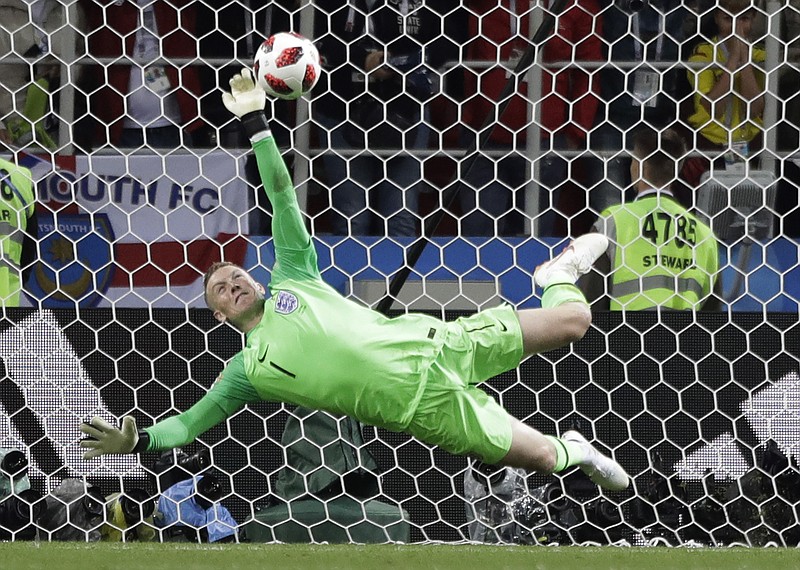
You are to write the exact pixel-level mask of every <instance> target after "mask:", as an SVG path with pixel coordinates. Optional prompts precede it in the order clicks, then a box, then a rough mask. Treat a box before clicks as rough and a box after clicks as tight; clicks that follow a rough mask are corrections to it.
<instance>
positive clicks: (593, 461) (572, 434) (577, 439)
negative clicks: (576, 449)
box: [561, 431, 630, 491]
mask: <svg viewBox="0 0 800 570" xmlns="http://www.w3.org/2000/svg"><path fill="white" fill-rule="evenodd" d="M561 439H565V440H567V441H571V442H573V443H577V444H579V445H580V446H581V447H583V449H584V450H585V451H586V457H585V459H584V460H583V461H582V462H581V464H580V468H581V471H583V472H584V473H586V475H587V476H588V477H589V479H591V480H592V482H593V483H595V484H597V485H599V486H600V487H602V488H603V489H606V490H607V491H623V490H625V489H627V488H628V485H629V484H630V478H629V477H628V474H627V473H626V472H625V469H623V468H622V465H620V464H619V463H617V462H616V461H614V460H613V459H611V458H610V457H606V456H605V455H603V454H602V453H600V452H599V451H597V449H596V448H595V446H593V445H592V444H591V443H589V442H588V441H586V438H585V437H583V436H582V435H581V434H579V433H578V432H577V431H568V432H565V433H564V434H563V435H562V436H561Z"/></svg>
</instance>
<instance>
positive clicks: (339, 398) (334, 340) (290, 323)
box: [146, 137, 444, 451]
mask: <svg viewBox="0 0 800 570" xmlns="http://www.w3.org/2000/svg"><path fill="white" fill-rule="evenodd" d="M253 148H254V150H255V155H256V160H257V162H258V169H259V173H260V175H261V181H262V183H263V185H264V188H265V189H266V192H267V195H268V196H269V199H270V202H271V203H272V206H273V222H272V224H273V227H272V229H273V245H274V247H275V265H274V267H273V271H272V279H271V282H270V285H269V288H270V292H271V294H272V296H271V298H269V299H267V300H266V302H265V306H264V316H263V318H262V319H261V322H260V323H259V324H258V325H257V326H256V327H255V328H254V329H253V330H251V331H250V332H249V333H248V334H247V336H246V345H245V347H244V349H243V350H242V351H241V352H239V353H238V354H237V355H236V356H235V357H234V358H233V359H232V360H231V361H230V363H229V364H228V365H227V366H226V368H225V369H224V370H223V373H222V375H221V377H220V379H219V380H218V381H217V382H216V384H215V385H214V386H213V387H212V388H211V390H210V391H209V392H208V393H207V394H206V395H205V396H203V398H201V400H200V401H199V402H198V403H197V404H195V405H194V406H192V407H191V408H190V409H189V410H187V411H186V412H184V413H182V414H179V415H177V416H173V417H171V418H168V419H166V420H164V421H162V422H158V423H156V424H155V425H153V426H151V427H149V428H147V429H146V431H147V432H148V434H149V435H150V444H149V447H148V450H150V451H152V450H160V449H169V448H172V447H179V446H181V445H185V444H186V443H189V442H190V441H192V440H193V439H194V438H195V437H197V436H198V435H200V434H201V433H203V432H205V431H206V430H208V429H210V428H211V427H213V426H214V425H216V424H218V423H219V422H221V421H223V420H224V419H225V418H227V417H229V416H231V415H232V414H234V413H235V412H236V411H238V410H239V409H241V408H242V407H243V406H244V405H245V404H247V403H248V402H256V401H261V400H273V401H280V402H286V403H289V404H296V405H301V406H305V407H307V408H313V409H321V410H326V411H329V412H333V413H336V414H344V415H349V416H352V417H355V418H357V419H358V420H360V421H362V422H364V423H368V424H371V425H375V426H379V427H385V428H387V429H391V430H402V429H404V428H405V427H406V426H407V425H408V423H409V422H410V421H411V418H412V416H413V415H414V412H415V410H416V408H417V406H418V404H419V400H420V398H421V396H422V392H423V390H424V388H425V382H426V372H427V370H428V368H429V365H430V363H431V362H432V361H433V360H434V358H435V357H436V355H437V354H438V353H439V351H440V350H441V346H442V342H443V341H442V339H443V336H444V330H443V328H444V323H443V322H442V321H441V320H439V319H435V318H433V317H430V316H427V315H421V314H407V315H402V316H400V317H397V318H393V319H390V318H387V317H386V316H384V315H382V314H380V313H378V312H377V311H373V310H371V309H368V308H366V307H364V306H362V305H359V304H357V303H354V302H352V301H350V300H348V299H345V298H344V297H342V296H341V295H340V294H339V293H338V292H337V291H336V290H335V289H333V288H332V287H330V286H329V285H328V284H326V283H325V282H324V281H323V280H322V277H321V276H320V272H319V268H318V266H317V256H316V251H315V250H314V245H313V243H312V241H311V236H310V235H309V233H308V231H307V230H306V227H305V224H304V223H303V219H302V216H301V214H300V210H299V207H298V204H297V198H296V195H295V192H294V188H293V186H292V182H291V178H290V177H289V173H288V171H287V169H286V166H285V164H284V162H283V159H282V157H281V155H280V152H279V150H278V148H277V146H276V144H275V141H274V139H273V138H272V137H268V138H265V139H262V140H260V141H258V142H256V143H254V144H253Z"/></svg>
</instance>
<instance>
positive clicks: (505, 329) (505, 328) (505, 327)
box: [500, 322, 508, 332]
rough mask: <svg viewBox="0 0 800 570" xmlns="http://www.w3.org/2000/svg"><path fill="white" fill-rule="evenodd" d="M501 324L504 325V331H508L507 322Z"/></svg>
mask: <svg viewBox="0 0 800 570" xmlns="http://www.w3.org/2000/svg"><path fill="white" fill-rule="evenodd" d="M500 326H501V327H503V332H506V331H507V330H508V327H507V326H506V324H505V323H503V322H501V323H500Z"/></svg>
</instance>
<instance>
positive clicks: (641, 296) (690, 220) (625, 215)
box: [581, 128, 720, 311]
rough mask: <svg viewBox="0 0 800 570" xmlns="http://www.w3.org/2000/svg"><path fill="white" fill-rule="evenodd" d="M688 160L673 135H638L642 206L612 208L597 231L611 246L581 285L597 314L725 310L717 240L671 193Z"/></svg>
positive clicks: (634, 173) (636, 166)
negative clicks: (722, 307) (721, 301)
mask: <svg viewBox="0 0 800 570" xmlns="http://www.w3.org/2000/svg"><path fill="white" fill-rule="evenodd" d="M684 154H685V150H684V145H683V141H682V140H681V139H680V138H679V137H678V135H677V134H676V133H675V132H674V131H671V130H666V131H664V132H663V133H661V134H660V135H659V133H658V132H657V131H653V130H651V129H649V128H645V129H643V130H640V131H638V132H637V133H636V134H635V136H634V148H633V160H632V163H631V178H632V180H633V181H634V184H635V186H636V189H637V197H636V200H634V201H633V202H629V203H626V204H617V205H615V206H611V207H609V208H606V209H605V210H604V211H603V212H602V213H601V214H600V217H599V219H598V220H597V222H596V223H595V227H594V231H597V232H601V233H604V234H605V235H606V236H607V237H608V238H609V242H610V245H609V248H608V251H607V252H606V255H605V256H603V257H601V258H600V259H599V260H598V261H597V263H596V264H595V268H596V269H597V272H596V273H593V277H590V276H587V278H586V279H585V280H583V281H582V282H581V287H582V288H583V290H584V292H585V293H586V296H587V298H588V299H589V301H590V302H593V308H595V309H601V310H602V309H610V310H613V311H620V310H628V311H640V310H647V309H656V308H662V309H673V310H698V309H705V310H715V309H719V308H720V295H719V290H720V287H719V283H718V273H719V247H718V242H717V239H716V237H715V236H714V233H713V231H712V230H711V228H710V227H708V225H707V224H706V223H704V222H703V221H702V220H700V219H699V218H697V217H696V216H695V215H694V214H692V213H691V212H689V211H688V210H687V209H686V208H684V207H683V206H682V205H681V204H680V203H678V201H677V200H676V199H675V197H674V196H673V194H672V191H671V190H670V189H669V185H670V183H671V182H672V181H673V180H674V179H675V176H676V173H677V172H678V170H679V166H680V160H681V158H682V157H683V156H684ZM601 275H603V276H605V279H604V278H603V277H601Z"/></svg>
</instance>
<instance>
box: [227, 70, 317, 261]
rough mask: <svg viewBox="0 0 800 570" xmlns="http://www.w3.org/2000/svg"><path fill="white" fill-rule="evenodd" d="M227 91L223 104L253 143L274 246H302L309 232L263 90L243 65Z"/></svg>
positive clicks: (295, 247)
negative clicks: (269, 208)
mask: <svg viewBox="0 0 800 570" xmlns="http://www.w3.org/2000/svg"><path fill="white" fill-rule="evenodd" d="M230 85H231V91H230V93H223V95H222V102H223V103H224V105H225V107H226V108H227V109H228V110H229V111H230V112H231V113H233V114H234V115H236V116H237V117H239V119H241V121H242V127H243V128H244V131H245V134H246V135H247V137H248V138H249V139H250V142H251V143H252V145H253V150H254V151H255V155H256V162H257V163H258V173H259V175H260V177H261V183H262V184H263V185H264V189H265V190H266V192H267V196H268V197H269V200H270V202H271V203H272V210H273V217H272V236H273V239H274V240H275V247H276V248H278V247H280V248H287V249H295V250H300V249H305V248H307V247H308V246H309V244H310V242H311V236H310V235H309V233H308V230H307V229H306V226H305V224H304V223H303V217H302V215H301V214H300V206H299V205H298V203H297V195H296V193H295V191H294V186H293V184H292V179H291V177H290V176H289V171H288V169H287V168H286V163H284V161H283V157H282V156H281V153H280V151H279V150H278V147H277V145H276V144H275V139H274V137H273V136H272V132H271V131H270V128H269V121H268V120H267V116H266V114H265V113H264V107H265V105H266V94H265V93H264V90H263V89H261V87H259V86H258V85H256V83H255V81H253V77H252V75H251V73H250V70H249V69H247V68H245V69H243V70H242V72H241V73H239V74H238V75H234V76H233V78H232V79H231V81H230Z"/></svg>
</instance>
